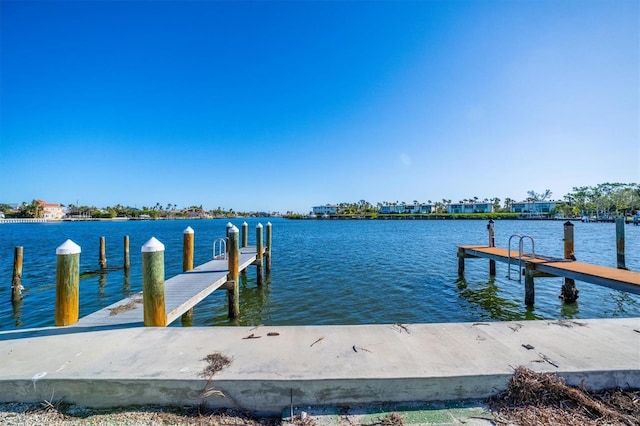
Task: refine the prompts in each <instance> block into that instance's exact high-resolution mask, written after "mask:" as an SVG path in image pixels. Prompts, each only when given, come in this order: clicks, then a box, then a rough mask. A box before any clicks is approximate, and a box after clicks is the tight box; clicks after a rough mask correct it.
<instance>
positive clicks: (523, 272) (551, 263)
mask: <svg viewBox="0 0 640 426" xmlns="http://www.w3.org/2000/svg"><path fill="white" fill-rule="evenodd" d="M616 225H617V226H616V249H617V263H618V266H617V268H613V267H609V266H602V265H594V264H590V263H584V262H578V261H576V258H575V255H574V237H573V224H571V222H566V223H565V224H564V238H563V241H564V257H563V258H554V257H550V256H544V255H540V254H537V253H536V251H535V240H534V238H533V237H531V236H529V235H519V234H514V235H512V236H511V237H510V238H509V243H508V247H507V248H500V247H495V239H494V229H493V221H489V224H488V225H487V230H488V231H489V245H488V246H477V245H460V246H458V275H460V276H462V275H464V269H465V259H468V258H485V259H489V274H490V275H496V269H495V262H496V261H498V262H505V263H507V271H508V273H507V277H508V278H509V279H512V272H515V274H514V276H513V279H517V280H518V281H519V282H521V281H522V277H524V290H525V304H526V305H529V306H532V305H533V304H534V298H535V290H534V278H536V277H560V278H564V285H563V286H562V294H561V295H560V297H561V298H562V299H564V301H565V302H566V303H572V302H574V301H575V300H576V299H577V298H578V290H577V288H576V286H575V281H576V280H578V281H582V282H586V283H591V284H597V285H600V286H604V287H608V288H612V289H614V290H619V291H624V292H628V293H633V294H640V272H635V271H630V270H628V269H627V268H626V267H625V254H624V222H623V221H622V220H618V221H617V222H616ZM514 239H515V240H516V241H517V242H518V246H517V248H516V249H512V241H513V240H514ZM526 243H530V245H529V246H528V248H529V251H525V246H526ZM514 269H515V271H514Z"/></svg>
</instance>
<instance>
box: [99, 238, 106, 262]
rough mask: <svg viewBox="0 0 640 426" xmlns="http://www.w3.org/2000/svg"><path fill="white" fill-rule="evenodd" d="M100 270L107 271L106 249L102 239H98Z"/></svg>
mask: <svg viewBox="0 0 640 426" xmlns="http://www.w3.org/2000/svg"><path fill="white" fill-rule="evenodd" d="M100 269H107V248H106V243H105V239H104V237H100Z"/></svg>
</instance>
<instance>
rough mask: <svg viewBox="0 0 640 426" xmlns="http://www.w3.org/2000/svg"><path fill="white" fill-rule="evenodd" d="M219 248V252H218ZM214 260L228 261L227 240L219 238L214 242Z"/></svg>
mask: <svg viewBox="0 0 640 426" xmlns="http://www.w3.org/2000/svg"><path fill="white" fill-rule="evenodd" d="M217 248H219V250H216V249H217ZM213 258H214V259H221V260H226V259H227V239H226V238H218V239H217V240H215V241H214V242H213Z"/></svg>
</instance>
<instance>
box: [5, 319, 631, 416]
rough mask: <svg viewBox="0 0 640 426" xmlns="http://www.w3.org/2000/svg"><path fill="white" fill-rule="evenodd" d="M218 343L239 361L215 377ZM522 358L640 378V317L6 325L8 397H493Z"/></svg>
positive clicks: (612, 378) (570, 373) (626, 380)
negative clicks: (211, 365) (212, 360)
mask: <svg viewBox="0 0 640 426" xmlns="http://www.w3.org/2000/svg"><path fill="white" fill-rule="evenodd" d="M269 333H271V334H272V335H269ZM249 337H251V338H249ZM214 353H220V354H223V355H225V356H227V357H229V358H230V359H231V363H230V364H229V365H228V366H227V367H226V368H225V369H223V370H222V371H220V372H218V373H217V374H215V376H213V378H211V380H208V379H207V378H206V377H203V376H202V373H203V371H204V370H205V368H206V367H207V365H208V363H207V361H205V360H204V359H205V357H207V355H209V354H214ZM517 366H525V367H527V368H530V369H532V370H535V371H544V372H557V373H559V374H560V375H561V376H562V377H564V378H565V379H566V380H567V382H568V383H569V384H574V385H575V384H584V386H586V387H587V388H588V389H592V390H597V389H603V388H614V387H625V388H626V387H634V388H640V318H629V319H605V320H577V321H522V322H491V323H489V322H486V323H485V322H479V323H453V324H410V325H361V326H302V327H281V326H278V327H276V326H273V327H271V326H268V327H267V326H265V327H257V328H249V327H197V328H177V327H171V328H144V327H129V328H118V329H98V328H91V327H88V328H83V327H58V328H45V329H37V330H21V331H20V330H19V331H10V332H4V333H0V401H2V402H9V401H19V402H38V401H44V400H47V401H52V400H55V401H58V400H61V399H64V401H66V402H71V403H76V404H80V405H86V406H94V407H100V406H102V407H104V406H121V405H131V404H172V405H182V404H189V405H193V404H200V403H202V402H205V403H206V404H208V405H209V406H212V407H236V408H242V409H246V410H250V411H253V412H255V413H258V414H277V415H279V414H280V413H281V412H282V410H283V409H286V408H287V407H290V406H291V405H292V404H293V406H295V407H305V406H318V405H336V406H340V405H357V404H370V403H375V402H383V401H385V402H402V401H447V400H464V399H478V398H485V397H487V396H490V395H493V394H495V393H497V392H499V391H501V390H503V389H505V388H506V386H507V383H508V381H509V378H510V377H511V375H512V373H513V369H514V368H515V367H517Z"/></svg>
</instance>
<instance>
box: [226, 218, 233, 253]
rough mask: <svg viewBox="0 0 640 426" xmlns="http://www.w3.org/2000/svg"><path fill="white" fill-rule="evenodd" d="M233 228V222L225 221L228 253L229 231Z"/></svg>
mask: <svg viewBox="0 0 640 426" xmlns="http://www.w3.org/2000/svg"><path fill="white" fill-rule="evenodd" d="M231 228H233V223H231V222H227V253H229V231H230V230H231Z"/></svg>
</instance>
